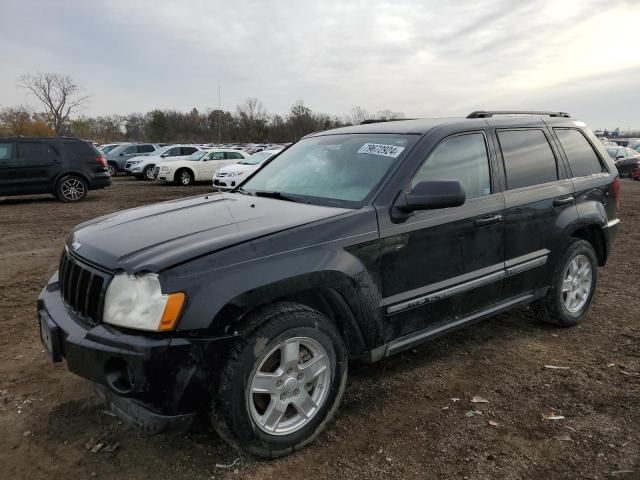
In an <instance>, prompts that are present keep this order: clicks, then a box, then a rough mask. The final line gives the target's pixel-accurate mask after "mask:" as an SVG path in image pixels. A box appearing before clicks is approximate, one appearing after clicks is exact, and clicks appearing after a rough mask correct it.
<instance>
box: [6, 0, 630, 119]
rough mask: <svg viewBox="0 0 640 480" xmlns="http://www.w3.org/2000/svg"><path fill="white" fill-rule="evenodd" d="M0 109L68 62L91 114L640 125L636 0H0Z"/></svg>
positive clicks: (23, 100) (66, 69) (66, 70)
mask: <svg viewBox="0 0 640 480" xmlns="http://www.w3.org/2000/svg"><path fill="white" fill-rule="evenodd" d="M0 18H2V19H3V21H2V43H1V46H0V65H1V70H0V72H1V73H0V107H6V106H14V105H30V106H36V105H37V104H36V103H35V102H34V100H33V99H32V98H30V97H29V96H28V95H27V93H26V92H25V91H24V90H21V89H19V88H18V87H17V86H16V80H17V78H18V77H19V76H20V75H22V74H24V73H27V72H38V71H39V72H55V73H62V74H67V75H70V76H71V77H72V78H73V79H74V80H75V81H76V82H77V83H78V84H79V85H81V86H82V87H83V89H84V92H85V93H86V94H89V95H91V102H90V103H89V105H88V106H87V107H86V108H85V110H84V111H83V113H84V114H86V115H91V116H97V115H110V114H127V113H131V112H146V111H149V110H152V109H155V108H160V109H177V110H183V111H186V110H190V109H192V108H193V107H195V108H197V109H198V110H201V111H205V110H207V109H208V108H216V107H217V105H218V85H220V86H221V92H222V96H221V97H222V108H224V109H227V110H235V106H236V105H237V104H239V103H241V102H242V101H243V100H244V99H245V98H247V97H257V98H259V99H260V100H261V102H262V103H263V105H264V106H265V108H266V109H267V111H268V112H270V113H279V114H285V113H286V112H287V111H288V110H289V108H290V106H291V105H292V104H293V103H294V102H295V101H297V100H300V99H302V100H303V101H304V102H305V104H306V105H307V106H308V107H310V108H311V109H312V110H314V111H317V112H323V113H327V114H330V115H342V114H347V113H348V112H349V111H350V110H351V109H352V108H353V107H355V106H360V107H362V108H364V109H366V110H368V111H369V112H376V111H379V110H383V109H390V110H393V111H400V112H403V113H404V114H405V115H406V116H407V117H410V118H412V117H442V116H460V115H466V114H467V113H469V112H471V111H472V110H478V109H515V110H522V109H536V110H539V109H540V110H560V111H567V112H570V113H571V114H572V116H574V117H578V118H581V119H583V120H585V121H586V122H588V124H589V125H590V126H591V127H592V128H594V129H595V128H605V127H606V128H609V129H613V128H616V127H620V128H621V130H625V129H627V128H629V127H631V128H636V129H637V128H640V113H639V112H640V88H639V87H640V40H638V38H640V37H639V32H640V30H639V29H640V22H639V21H638V20H640V0H608V1H603V0H456V1H449V2H444V1H442V0H439V1H432V0H388V1H384V0H366V1H347V0H337V1H334V0H321V1H314V2H306V1H300V0H269V1H262V0H236V1H234V2H229V1H218V0H173V1H164V0H129V1H116V0H91V1H82V0H76V1H70V0H41V1H36V0H0Z"/></svg>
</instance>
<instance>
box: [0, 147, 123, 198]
mask: <svg viewBox="0 0 640 480" xmlns="http://www.w3.org/2000/svg"><path fill="white" fill-rule="evenodd" d="M109 185H111V176H110V175H109V173H108V172H107V162H106V160H105V158H104V156H103V155H102V153H101V152H99V151H98V150H97V149H96V148H95V147H94V146H93V145H91V144H90V143H88V142H85V141H84V140H80V139H79V138H72V137H58V138H25V137H19V138H2V139H0V195H29V194H38V193H51V194H53V195H55V196H56V197H57V198H58V200H60V201H62V202H77V201H78V200H82V199H83V198H84V197H86V195H87V192H88V191H89V190H94V189H98V188H104V187H107V186H109Z"/></svg>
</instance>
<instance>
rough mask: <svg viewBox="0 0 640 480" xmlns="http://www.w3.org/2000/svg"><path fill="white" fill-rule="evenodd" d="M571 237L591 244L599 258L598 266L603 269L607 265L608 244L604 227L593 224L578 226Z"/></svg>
mask: <svg viewBox="0 0 640 480" xmlns="http://www.w3.org/2000/svg"><path fill="white" fill-rule="evenodd" d="M571 236H572V237H574V238H579V239H581V240H586V241H587V242H589V243H590V244H591V246H592V247H593V249H594V250H595V252H596V256H597V258H598V265H599V266H601V267H603V266H604V265H606V263H607V244H606V239H605V235H604V232H603V231H602V227H601V226H600V225H598V224H595V223H592V224H588V225H577V226H576V228H575V229H574V230H573V231H572V232H571Z"/></svg>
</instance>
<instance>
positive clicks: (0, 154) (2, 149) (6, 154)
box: [0, 143, 13, 160]
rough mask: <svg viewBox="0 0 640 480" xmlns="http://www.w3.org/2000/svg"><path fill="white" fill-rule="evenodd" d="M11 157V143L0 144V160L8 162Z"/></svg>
mask: <svg viewBox="0 0 640 480" xmlns="http://www.w3.org/2000/svg"><path fill="white" fill-rule="evenodd" d="M12 157H13V143H0V160H9V159H10V158H12Z"/></svg>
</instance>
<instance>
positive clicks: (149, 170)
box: [142, 165, 155, 180]
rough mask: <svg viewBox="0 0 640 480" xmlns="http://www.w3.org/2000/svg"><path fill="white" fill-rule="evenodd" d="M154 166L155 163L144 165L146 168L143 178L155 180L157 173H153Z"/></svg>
mask: <svg viewBox="0 0 640 480" xmlns="http://www.w3.org/2000/svg"><path fill="white" fill-rule="evenodd" d="M154 167H155V165H147V166H146V167H144V170H143V171H142V178H144V179H145V180H153V179H154V178H155V175H154V173H153V169H154Z"/></svg>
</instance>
